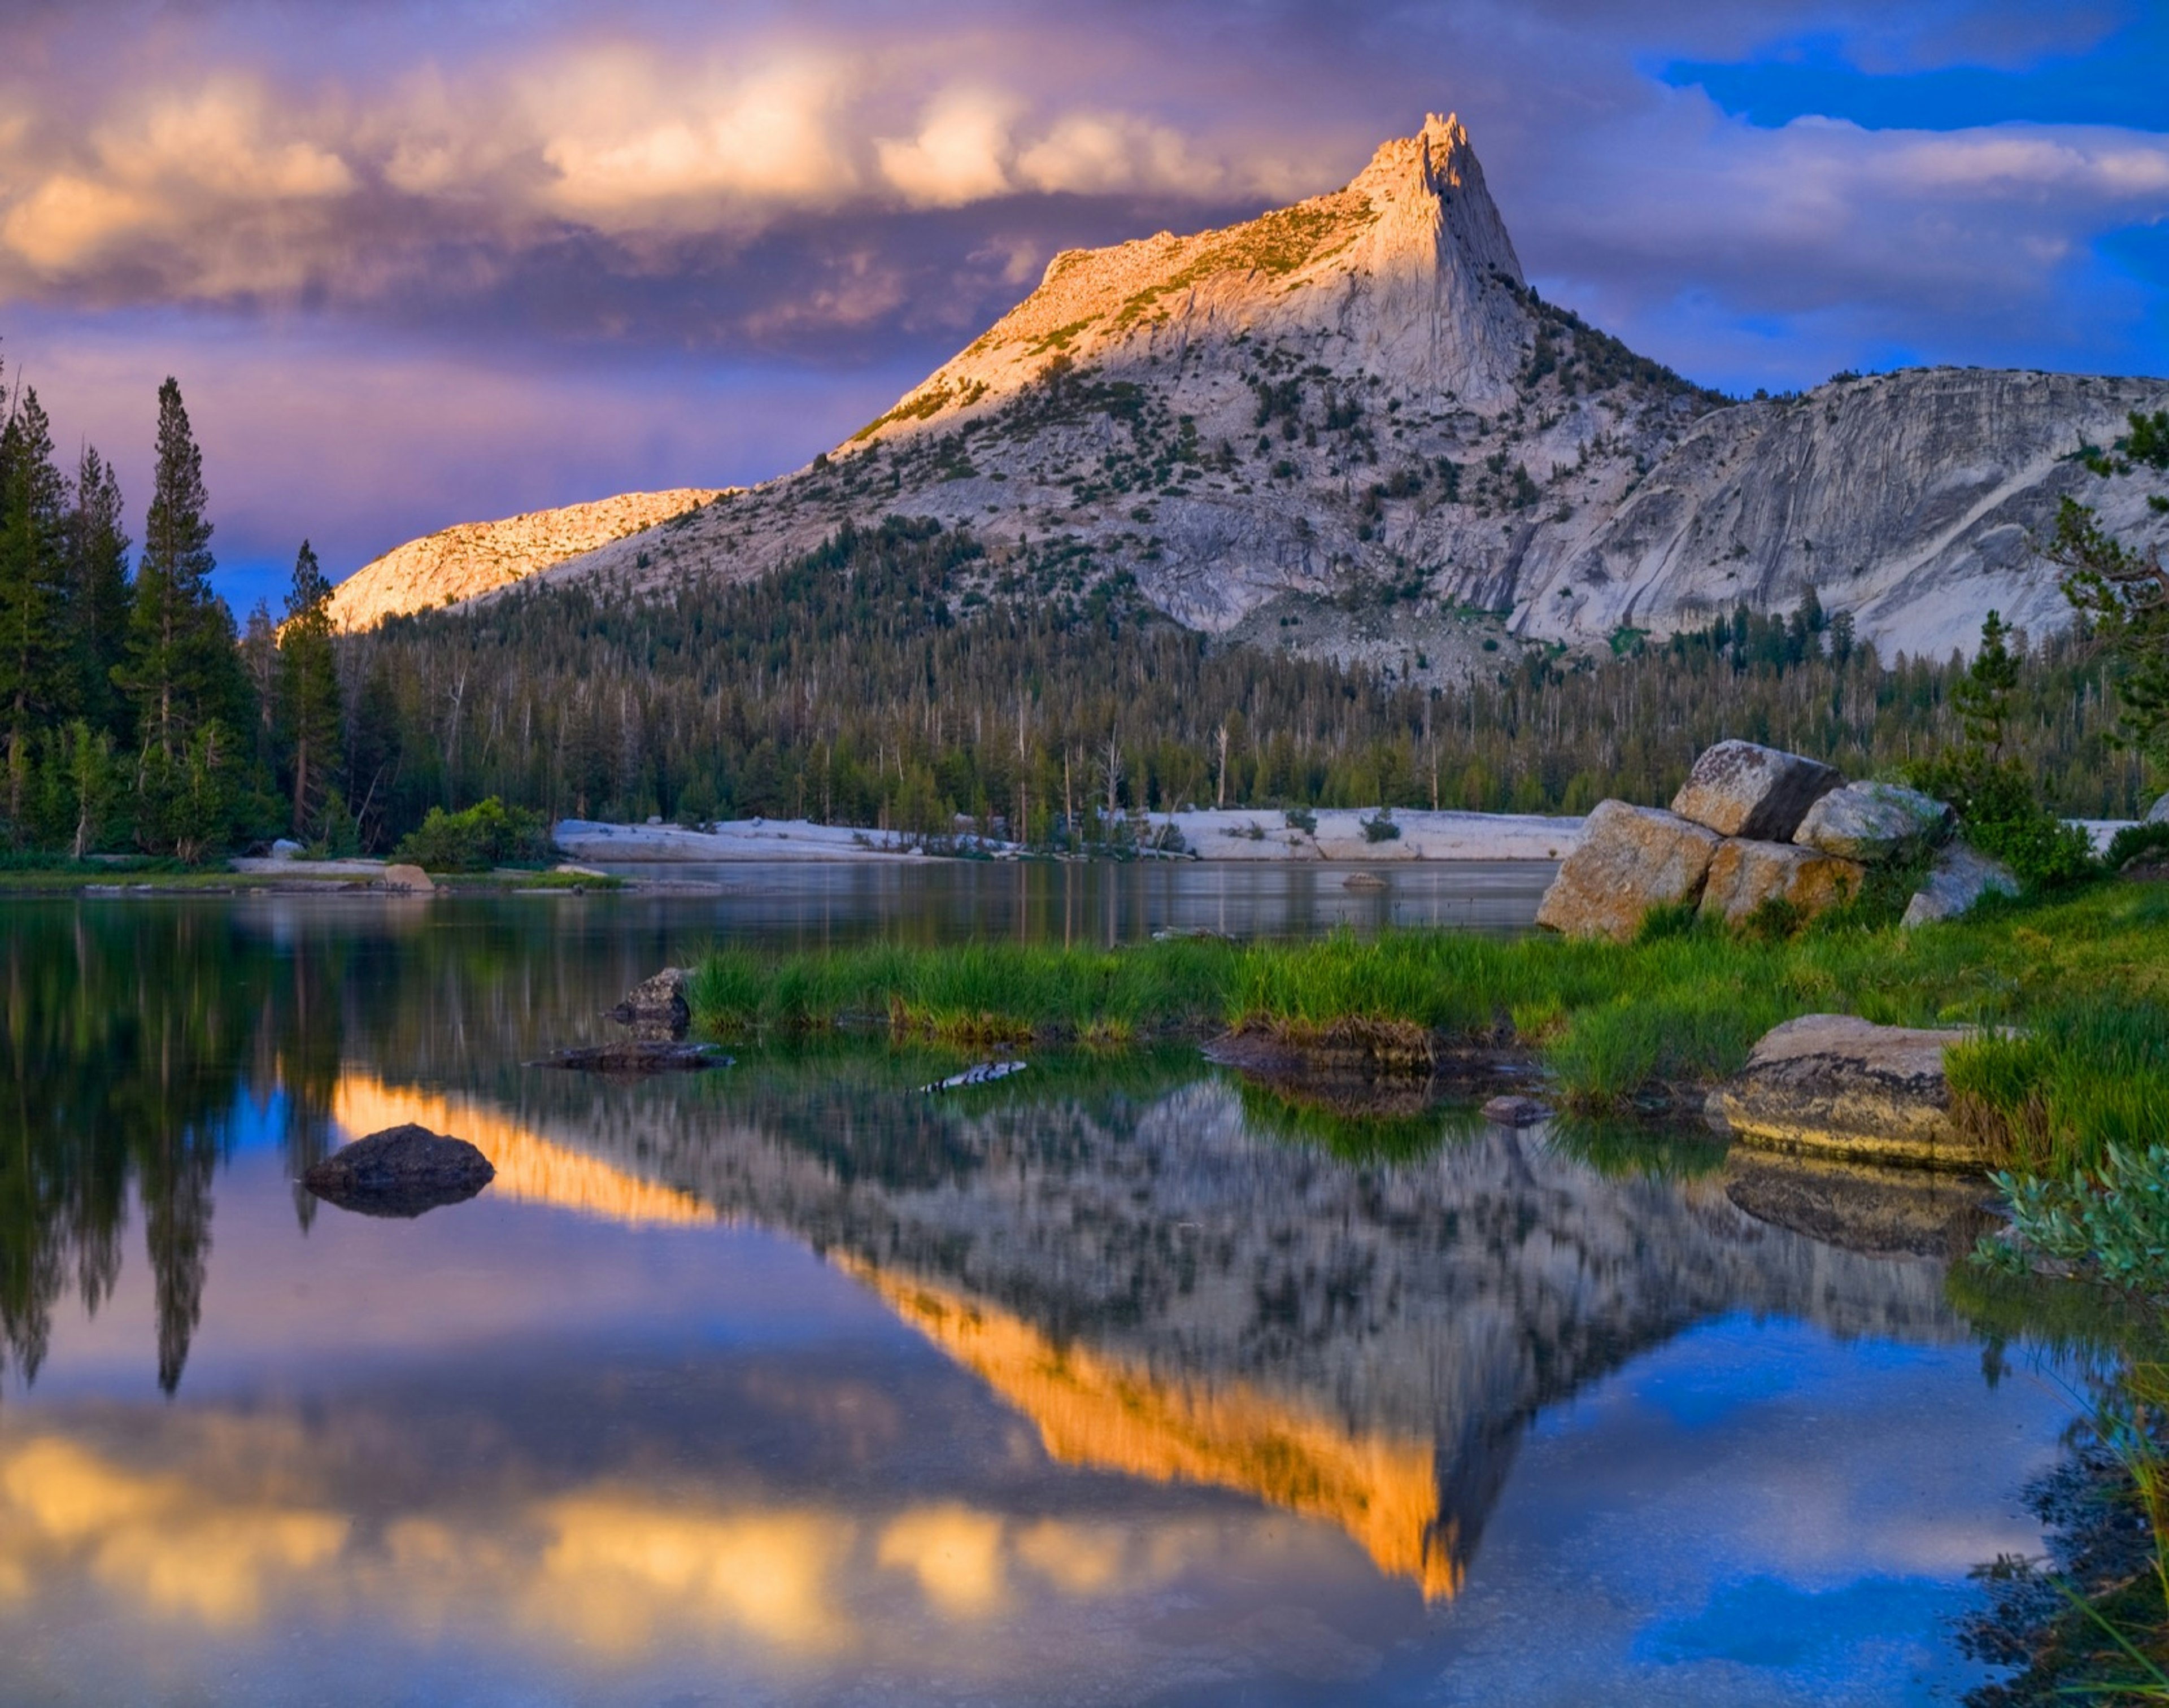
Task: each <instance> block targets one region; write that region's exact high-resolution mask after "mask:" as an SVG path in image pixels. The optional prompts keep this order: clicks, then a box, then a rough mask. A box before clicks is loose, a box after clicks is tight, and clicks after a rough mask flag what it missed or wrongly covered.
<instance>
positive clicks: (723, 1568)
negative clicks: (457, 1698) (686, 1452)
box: [0, 1415, 1307, 1675]
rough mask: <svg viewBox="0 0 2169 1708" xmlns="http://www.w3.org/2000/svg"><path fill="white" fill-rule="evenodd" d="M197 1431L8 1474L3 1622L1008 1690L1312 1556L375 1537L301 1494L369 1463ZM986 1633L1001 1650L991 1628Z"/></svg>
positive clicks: (739, 1509)
mask: <svg viewBox="0 0 2169 1708" xmlns="http://www.w3.org/2000/svg"><path fill="white" fill-rule="evenodd" d="M193 1422H194V1423H195V1428H194V1429H190V1430H189V1431H188V1432H187V1435H186V1439H185V1444H184V1450H182V1451H179V1452H176V1451H175V1450H174V1447H175V1443H174V1441H173V1438H171V1437H168V1438H167V1439H166V1440H165V1442H164V1443H163V1449H164V1457H163V1462H162V1463H161V1464H159V1465H158V1466H157V1467H156V1468H152V1469H138V1468H135V1467H133V1466H129V1465H127V1464H125V1463H123V1462H121V1461H120V1457H119V1453H120V1451H121V1450H117V1449H116V1450H105V1451H101V1450H99V1448H98V1447H94V1446H93V1445H86V1444H85V1443H84V1442H82V1441H77V1440H72V1439H68V1438H67V1437H66V1436H64V1435H61V1434H57V1433H48V1434H41V1435H40V1436H38V1437H36V1438H35V1439H31V1440H29V1441H28V1442H26V1443H24V1445H21V1446H19V1447H17V1448H15V1449H14V1450H12V1451H11V1452H8V1453H7V1454H6V1455H4V1456H0V1606H9V1605H11V1604H12V1606H13V1608H14V1609H15V1610H18V1611H19V1612H20V1613H22V1614H25V1615H28V1616H29V1617H30V1618H31V1619H33V1620H38V1621H40V1622H43V1621H44V1620H45V1617H46V1616H48V1615H53V1614H57V1613H59V1612H61V1610H64V1609H67V1608H69V1607H70V1605H71V1604H79V1603H78V1598H80V1597H81V1596H82V1595H83V1594H85V1593H86V1592H88V1593H91V1594H94V1595H95V1596H96V1597H97V1598H98V1599H102V1600H104V1601H107V1602H109V1603H112V1604H118V1606H119V1607H120V1610H122V1611H123V1612H124V1614H125V1615H152V1616H155V1617H157V1618H160V1619H163V1620H182V1621H188V1622H192V1623H194V1624H195V1625H196V1626H200V1628H202V1629H204V1630H205V1631H207V1632H211V1633H214V1634H228V1635H231V1634H235V1633H237V1632H241V1631H247V1630H249V1629H251V1628H256V1627H260V1626H264V1624H266V1623H268V1622H271V1621H273V1620H277V1619H278V1618H280V1617H281V1616H282V1609H284V1610H287V1611H289V1612H291V1611H292V1610H296V1609H302V1608H306V1609H307V1610H310V1611H311V1614H312V1615H313V1616H316V1617H321V1616H322V1615H324V1614H325V1613H327V1612H333V1613H335V1614H336V1615H337V1616H338V1618H339V1619H341V1620H344V1621H345V1622H346V1623H347V1624H349V1626H351V1627H353V1628H354V1629H356V1630H366V1631H370V1633H372V1640H373V1641H380V1642H383V1643H386V1644H392V1645H397V1644H398V1643H401V1642H426V1641H442V1640H446V1639H456V1640H457V1641H461V1642H462V1643H480V1644H482V1645H486V1646H498V1645H502V1646H505V1647H511V1648H516V1649H520V1650H527V1649H531V1648H532V1647H534V1646H535V1645H536V1643H537V1642H538V1641H540V1642H541V1644H542V1645H544V1646H545V1647H549V1648H552V1649H553V1650H556V1651H558V1652H561V1653H562V1654H564V1655H567V1656H577V1657H582V1658H584V1659H588V1660H592V1661H594V1662H597V1663H600V1665H602V1666H603V1667H604V1668H605V1669H621V1668H632V1667H637V1666H640V1665H642V1664H645V1663H647V1662H648V1661H650V1660H652V1659H653V1657H654V1656H655V1655H656V1653H657V1652H658V1651H659V1650H663V1649H666V1648H667V1649H670V1650H674V1651H683V1650H685V1649H686V1648H688V1647H691V1648H694V1649H698V1648H700V1647H702V1646H703V1640H704V1639H705V1641H706V1644H707V1645H709V1646H712V1647H716V1648H717V1649H722V1650H727V1651H728V1652H730V1653H731V1654H732V1655H733V1656H736V1657H741V1658H745V1659H748V1660H752V1661H759V1662H761V1663H765V1664H770V1665H781V1666H784V1667H786V1668H799V1667H804V1666H808V1665H818V1664H819V1663H824V1662H828V1661H831V1660H834V1661H842V1660H844V1659H845V1657H850V1658H851V1659H853V1660H856V1659H859V1658H862V1657H863V1658H871V1659H872V1660H874V1661H876V1662H879V1661H881V1660H882V1657H885V1656H886V1657H889V1658H890V1659H900V1658H902V1657H905V1656H908V1655H909V1654H911V1653H913V1652H915V1650H916V1645H917V1644H918V1643H919V1641H921V1640H922V1639H923V1636H924V1635H925V1627H926V1626H927V1625H928V1624H929V1623H931V1624H933V1625H935V1626H945V1625H955V1626H968V1627H971V1628H973V1629H974V1630H975V1631H979V1632H980V1633H981V1634H982V1636H987V1637H989V1638H990V1639H991V1641H989V1643H988V1644H987V1645H986V1646H984V1647H978V1648H975V1650H974V1652H973V1655H974V1658H973V1665H974V1666H975V1667H977V1668H980V1669H982V1670H983V1671H985V1672H986V1673H989V1675H993V1674H996V1673H1000V1672H1002V1671H1003V1670H1005V1668H1010V1667H1013V1666H1022V1667H1027V1668H1028V1667H1029V1666H1030V1665H1031V1664H1032V1659H1031V1657H1032V1647H1031V1641H1030V1636H1029V1633H1030V1631H1031V1629H1032V1627H1033V1624H1034V1617H1035V1615H1037V1616H1038V1617H1039V1618H1040V1619H1042V1620H1053V1621H1055V1622H1056V1624H1057V1626H1059V1625H1060V1624H1061V1623H1062V1622H1063V1620H1065V1619H1066V1615H1065V1614H1064V1613H1063V1608H1064V1607H1065V1606H1066V1605H1068V1604H1072V1603H1074V1602H1075V1601H1078V1600H1098V1599H1106V1598H1109V1597H1114V1596H1120V1595H1132V1596H1134V1595H1138V1594H1146V1593H1149V1592H1151V1591H1154V1590H1156V1589H1159V1588H1163V1587H1164V1586H1165V1585H1166V1584H1168V1583H1170V1582H1172V1581H1174V1580H1175V1579H1176V1578H1180V1577H1181V1576H1182V1575H1183V1574H1185V1573H1209V1572H1212V1571H1213V1570H1214V1569H1215V1568H1216V1567H1218V1564H1219V1562H1223V1561H1224V1560H1226V1559H1228V1558H1231V1557H1241V1558H1244V1559H1245V1560H1247V1561H1249V1562H1251V1564H1252V1566H1253V1567H1254V1568H1255V1567H1259V1566H1270V1565H1271V1562H1274V1561H1275V1560H1276V1559H1277V1560H1279V1561H1282V1562H1288V1561H1290V1560H1291V1558H1292V1556H1299V1555H1302V1554H1303V1553H1305V1552H1306V1551H1307V1539H1305V1538H1303V1537H1302V1536H1301V1535H1289V1534H1287V1526H1286V1525H1285V1524H1281V1525H1278V1526H1276V1525H1275V1524H1272V1523H1271V1521H1270V1520H1267V1519H1250V1518H1249V1517H1247V1516H1245V1517H1234V1518H1223V1519H1199V1518H1198V1517H1196V1516H1195V1515H1189V1516H1185V1515H1180V1514H1178V1515H1170V1516H1169V1517H1166V1518H1163V1519H1154V1518H1149V1517H1148V1518H1146V1519H1144V1520H1143V1522H1140V1521H1139V1520H1138V1517H1137V1516H1136V1515H1134V1514H1132V1515H1129V1516H1127V1517H1125V1518H1124V1519H1120V1520H1115V1519H1107V1520H1099V1519H1084V1520H1071V1519H1062V1518H1056V1517H1032V1518H1021V1517H1017V1516H1014V1515H1012V1514H1007V1513H1005V1512H1002V1511H1000V1510H998V1509H993V1508H989V1507H988V1506H985V1505H983V1504H977V1503H971V1502H967V1501H959V1500H936V1501H929V1502H923V1503H915V1504H910V1505H906V1506H904V1507H903V1508H900V1509H897V1510H893V1511H892V1512H890V1513H888V1514H882V1513H880V1512H879V1511H876V1512H873V1513H871V1514H849V1513H846V1512H845V1511H842V1510H839V1509H838V1508H834V1507H832V1506H828V1505H823V1504H820V1503H812V1502H796V1503H794V1502H790V1501H787V1500H785V1501H776V1502H774V1503H765V1502H763V1501H761V1500H759V1499H758V1498H756V1499H754V1501H752V1502H749V1503H744V1504H736V1503H727V1502H723V1501H720V1500H713V1499H705V1500H704V1499H702V1498H699V1497H697V1496H695V1498H690V1499H689V1498H674V1497H673V1496H672V1495H671V1494H670V1493H664V1492H661V1491H658V1490H657V1489H654V1488H650V1487H642V1486H640V1485H639V1484H637V1483H634V1482H625V1481H622V1480H620V1481H615V1482H611V1481H597V1482H592V1483H588V1484H584V1485H582V1486H578V1487H573V1488H572V1489H571V1490H569V1491H568V1492H565V1493H557V1494H547V1493H535V1492H532V1491H530V1490H523V1489H522V1488H520V1483H521V1482H523V1481H524V1479H523V1478H522V1477H521V1475H520V1472H519V1471H517V1470H516V1469H515V1470H514V1471H512V1473H511V1475H510V1477H509V1482H508V1485H507V1486H506V1487H505V1490H504V1494H503V1495H502V1497H501V1498H497V1499H494V1500H489V1501H486V1502H484V1503H480V1504H476V1503H471V1502H467V1501H463V1500H461V1498H458V1497H457V1496H454V1497H452V1498H449V1499H447V1500H445V1502H444V1503H442V1504H443V1509H442V1510H437V1511H432V1512H429V1513H427V1514H424V1513H418V1512H408V1513H403V1514H396V1515H392V1516H388V1517H386V1516H380V1517H377V1518H376V1521H375V1522H374V1523H371V1522H369V1521H367V1520H366V1519H364V1518H363V1515H362V1514H361V1513H360V1512H359V1511H355V1512H349V1511H344V1510H340V1509H339V1508H340V1507H341V1506H342V1505H343V1504H344V1503H342V1502H341V1501H340V1500H338V1498H335V1497H334V1496H333V1495H332V1494H330V1493H326V1492H322V1491H321V1490H317V1489H312V1486H311V1485H312V1482H317V1483H321V1482H322V1480H323V1477H324V1475H325V1472H326V1471H330V1472H332V1473H333V1474H334V1475H335V1474H337V1472H338V1470H339V1468H340V1467H342V1466H344V1465H345V1463H346V1461H347V1459H348V1458H349V1455H350V1450H351V1449H352V1448H353V1447H354V1445H355V1442H354V1440H348V1441H346V1442H344V1444H342V1443H341V1442H340V1441H338V1440H337V1439H332V1440H329V1441H327V1442H324V1443H321V1444H319V1445H320V1446H321V1447H322V1449H323V1450H322V1452H321V1453H320V1454H319V1455H317V1457H316V1458H315V1459H314V1460H313V1461H312V1459H310V1458H307V1457H304V1456H301V1455H297V1453H296V1448H297V1446H301V1445H304V1438H303V1437H302V1435H301V1433H300V1432H299V1431H298V1430H297V1429H296V1426H295V1425H294V1424H293V1423H291V1422H290V1421H285V1420H280V1419H275V1418H240V1417H234V1416H230V1415H229V1416H225V1417H212V1418H202V1417H199V1418H196V1419H195V1420H193ZM374 1433H375V1432H374V1430H373V1429H368V1428H366V1427H365V1429H364V1435H365V1436H366V1435H369V1434H374ZM382 1469H384V1467H380V1471H381V1470H382ZM371 1480H372V1482H374V1483H376V1484H377V1486H378V1487H381V1486H383V1480H382V1479H381V1477H372V1479H371ZM391 1482H392V1486H397V1475H396V1474H395V1475H394V1476H393V1477H392V1479H391ZM899 1592H901V1593H899ZM994 1615H1003V1616H1004V1619H1005V1623H1004V1625H1003V1626H1001V1627H1000V1628H999V1636H995V1635H994V1632H993V1631H991V1630H990V1628H989V1627H988V1626H986V1624H985V1621H987V1620H989V1619H990V1618H991V1617H993V1616H994ZM1044 1629H1045V1627H1042V1630H1044ZM1020 1636H1022V1637H1023V1638H1024V1641H1022V1642H1021V1645H1019V1644H1018V1642H1017V1639H1018V1638H1019V1637H1020ZM748 1640H750V1646H749V1641H748Z"/></svg>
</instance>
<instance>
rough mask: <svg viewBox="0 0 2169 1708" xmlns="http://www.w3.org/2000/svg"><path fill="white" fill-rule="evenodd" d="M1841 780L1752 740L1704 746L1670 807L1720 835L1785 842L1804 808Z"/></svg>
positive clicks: (1829, 771) (1824, 769)
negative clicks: (1711, 746) (1700, 755)
mask: <svg viewBox="0 0 2169 1708" xmlns="http://www.w3.org/2000/svg"><path fill="white" fill-rule="evenodd" d="M1840 781H1841V779H1840V778H1839V776H1838V774H1837V773H1836V771H1834V770H1832V769H1831V768H1830V767H1829V766H1828V765H1825V764H1821V763H1820V762H1819V761H1817V760H1815V759H1807V758H1801V757H1800V755H1799V754H1798V753H1785V752H1783V751H1782V750H1780V749H1778V748H1766V747H1762V746H1760V745H1758V744H1757V743H1756V742H1719V743H1718V744H1717V745H1716V746H1715V747H1713V748H1704V749H1703V753H1702V757H1701V758H1698V759H1697V760H1696V761H1695V762H1694V769H1692V770H1691V771H1689V772H1688V773H1687V781H1686V782H1685V783H1683V784H1681V785H1680V792H1679V793H1678V794H1677V795H1674V796H1673V797H1672V811H1675V812H1676V813H1677V814H1679V816H1680V817H1682V818H1687V819H1692V821H1693V822H1695V823H1697V824H1699V825H1703V826H1706V827H1708V828H1709V829H1711V830H1713V831H1715V832H1716V833H1718V834H1719V836H1744V837H1746V838H1749V839H1750V840H1751V841H1754V842H1789V841H1790V840H1791V839H1792V836H1793V832H1794V831H1796V830H1798V829H1799V827H1800V821H1801V819H1803V818H1804V817H1806V816H1807V811H1808V809H1809V807H1810V806H1813V805H1815V801H1817V800H1818V799H1819V798H1820V797H1821V796H1823V795H1827V794H1828V793H1829V792H1830V791H1831V790H1833V789H1835V788H1836V787H1837V785H1838V784H1839V782H1840Z"/></svg>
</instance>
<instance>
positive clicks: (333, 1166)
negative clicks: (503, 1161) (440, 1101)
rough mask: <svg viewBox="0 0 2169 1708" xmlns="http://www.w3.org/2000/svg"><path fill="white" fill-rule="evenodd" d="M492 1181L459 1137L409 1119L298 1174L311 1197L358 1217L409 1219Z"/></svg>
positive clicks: (492, 1172) (491, 1171)
mask: <svg viewBox="0 0 2169 1708" xmlns="http://www.w3.org/2000/svg"><path fill="white" fill-rule="evenodd" d="M496 1177H497V1169H496V1168H495V1167H494V1166H493V1165H492V1163H491V1162H490V1160H489V1158H488V1157H485V1156H484V1155H482V1152H480V1151H478V1150H477V1149H476V1148H475V1147H473V1146H472V1145H471V1144H469V1143H468V1142H467V1141H466V1140H465V1139H451V1138H446V1137H445V1136H444V1135H443V1134H441V1133H433V1132H431V1131H429V1128H427V1127H424V1126H418V1125H415V1124H414V1123H413V1122H412V1121H409V1122H408V1124H407V1125H404V1126H397V1127H386V1129H385V1130H384V1131H382V1132H380V1133H371V1134H370V1136H368V1137H367V1138H365V1139H356V1140H355V1141H354V1142H353V1143H352V1144H350V1145H348V1146H345V1147H343V1148H341V1149H339V1150H336V1151H334V1152H332V1153H331V1155H330V1156H328V1157H325V1158H324V1159H323V1161H322V1162H321V1163H317V1164H316V1165H315V1166H314V1167H313V1168H311V1169H310V1170H309V1171H308V1172H307V1173H305V1174H304V1175H302V1176H301V1184H303V1185H304V1186H306V1187H307V1188H308V1189H309V1190H310V1191H312V1192H313V1193H315V1194H316V1195H317V1197H319V1198H322V1199H323V1200H326V1201H327V1202H328V1203H332V1204H336V1205H338V1206H339V1208H340V1209H342V1210H358V1211H360V1213H361V1214H363V1215H364V1216H419V1215H421V1214H422V1213H423V1211H424V1210H434V1209H436V1208H438V1207H439V1206H440V1205H446V1204H459V1203H462V1202H464V1201H465V1200H467V1199H470V1198H472V1197H473V1196H474V1195H475V1194H476V1193H477V1192H479V1191H481V1190H482V1188H483V1187H485V1186H487V1185H488V1184H489V1183H490V1182H491V1181H492V1180H493V1179H495V1178H496Z"/></svg>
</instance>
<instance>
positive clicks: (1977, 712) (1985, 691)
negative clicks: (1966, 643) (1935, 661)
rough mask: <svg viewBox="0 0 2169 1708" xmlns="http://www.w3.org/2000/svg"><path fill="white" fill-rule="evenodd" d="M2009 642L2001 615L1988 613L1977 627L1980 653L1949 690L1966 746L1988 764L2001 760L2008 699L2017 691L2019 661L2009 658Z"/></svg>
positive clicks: (2007, 719) (2009, 636)
mask: <svg viewBox="0 0 2169 1708" xmlns="http://www.w3.org/2000/svg"><path fill="white" fill-rule="evenodd" d="M2010 639H2011V631H2010V629H2009V628H2007V627H2006V625H2005V624H2004V621H2003V617H2002V615H2001V613H2000V612H1996V611H1990V613H1989V614H1988V617H1987V620H1985V621H1984V622H1983V623H1982V624H1981V625H1980V652H1976V653H1975V654H1974V661H1973V662H1972V664H1971V665H1970V666H1969V667H1968V668H1967V670H1966V673H1965V674H1964V676H1962V677H1960V678H1958V684H1957V685H1956V686H1955V687H1954V688H1953V689H1952V690H1951V704H1952V706H1953V708H1954V709H1955V710H1957V712H1958V721H1959V723H1960V725H1961V726H1963V727H1964V730H1965V738H1966V744H1967V746H1969V747H1970V748H1974V749H1976V750H1977V751H1978V752H1979V753H1980V756H1981V757H1982V758H1984V759H1985V760H1986V761H1987V762H1988V763H1989V764H1997V763H1999V762H2001V759H2002V758H2003V737H2004V728H2005V726H2006V724H2007V723H2008V722H2009V721H2010V717H2011V697H2012V694H2014V693H2016V692H2017V688H2018V663H2019V661H2018V660H2017V659H2016V658H2014V657H2012V655H2011V647H2010V644H2009V643H2010Z"/></svg>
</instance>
